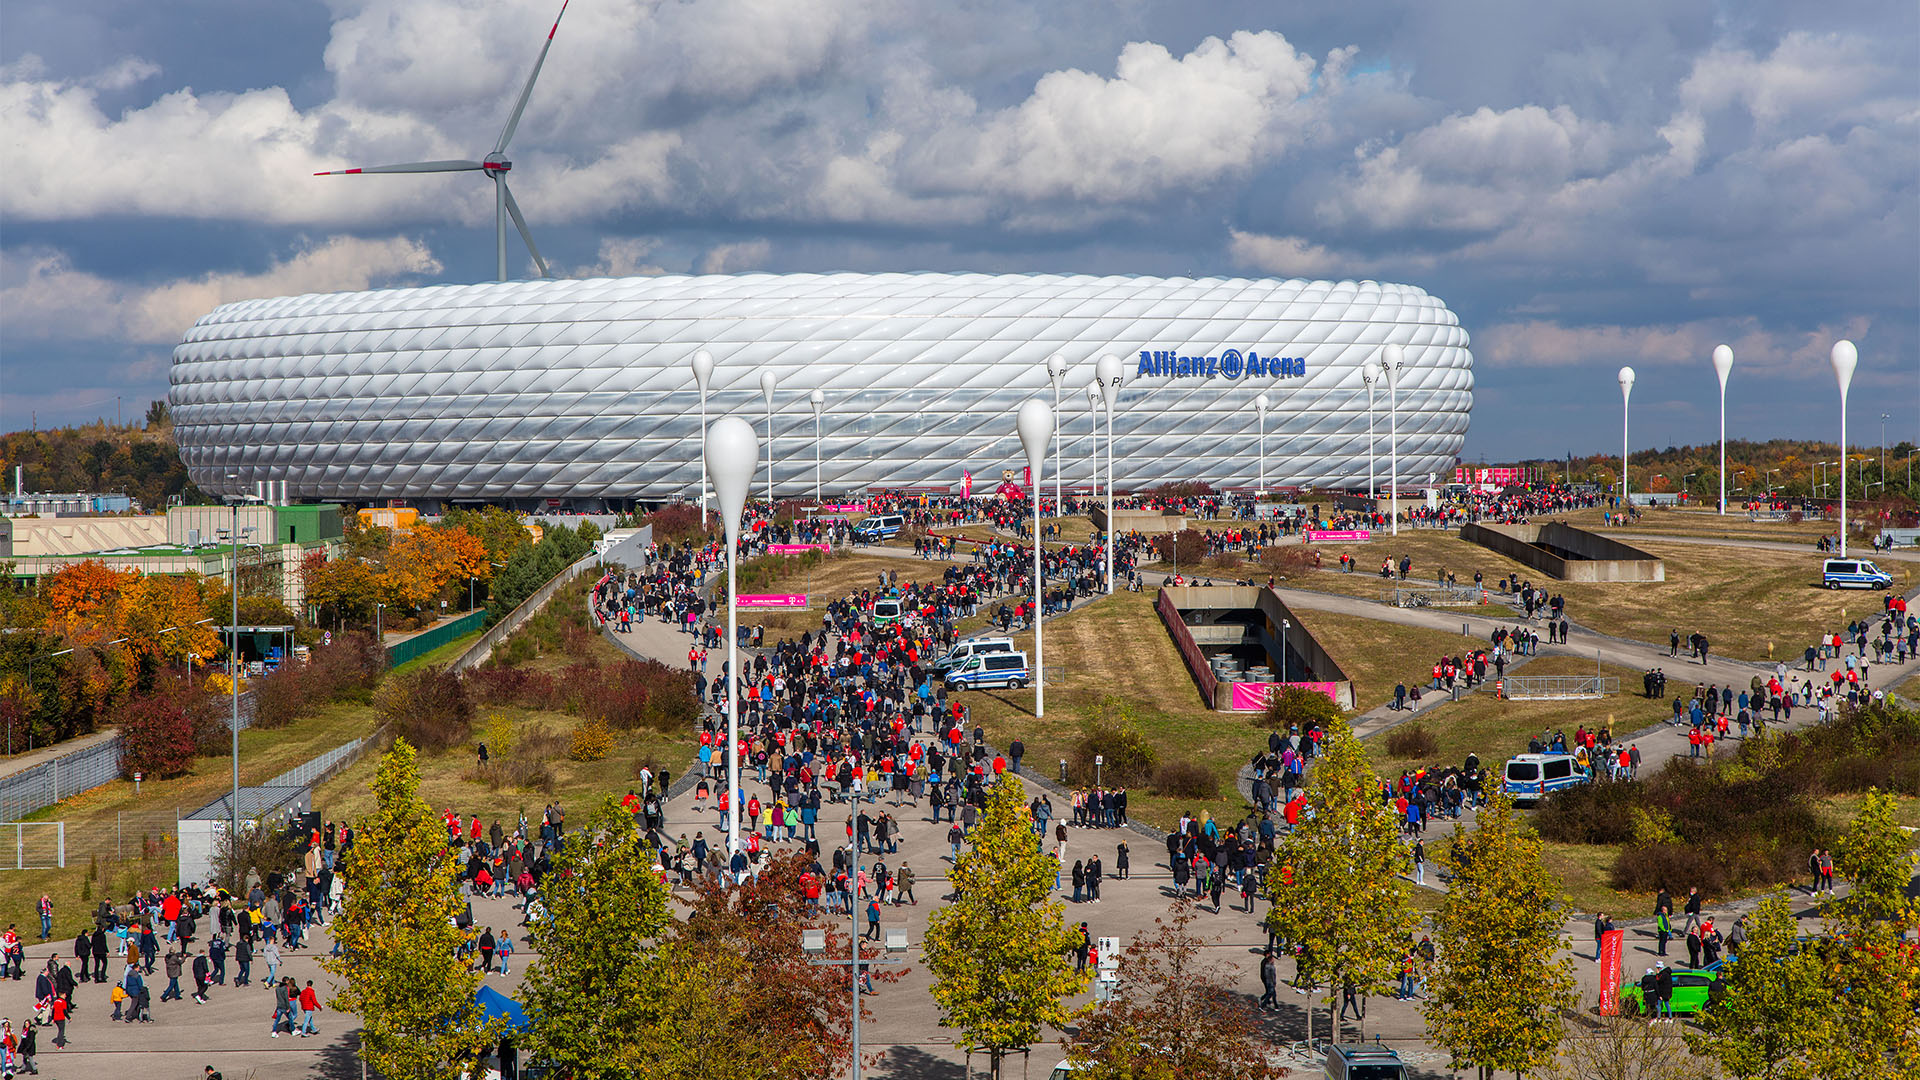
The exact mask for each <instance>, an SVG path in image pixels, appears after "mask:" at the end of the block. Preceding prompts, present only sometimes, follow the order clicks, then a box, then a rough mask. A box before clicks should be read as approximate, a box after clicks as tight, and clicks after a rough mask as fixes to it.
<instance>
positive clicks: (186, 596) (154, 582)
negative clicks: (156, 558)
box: [115, 574, 226, 661]
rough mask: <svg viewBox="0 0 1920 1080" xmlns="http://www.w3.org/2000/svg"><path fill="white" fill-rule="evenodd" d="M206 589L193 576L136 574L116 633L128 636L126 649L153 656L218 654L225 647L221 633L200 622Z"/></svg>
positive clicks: (174, 657) (123, 597)
mask: <svg viewBox="0 0 1920 1080" xmlns="http://www.w3.org/2000/svg"><path fill="white" fill-rule="evenodd" d="M206 592H207V590H206V581H205V579H203V578H201V577H200V576H199V575H197V574H195V575H186V574H147V575H145V576H143V577H139V578H136V579H134V580H133V581H131V582H129V583H128V584H127V586H126V588H125V590H124V591H123V592H122V594H121V603H120V620H119V625H118V626H117V627H116V628H115V629H116V630H117V631H118V634H117V636H119V637H124V638H126V639H127V649H128V651H129V652H132V653H133V654H134V655H136V656H144V657H151V658H153V659H156V660H159V659H166V660H180V661H185V660H186V659H187V658H188V657H189V656H197V657H200V658H202V659H210V658H212V657H214V656H218V655H220V654H222V653H224V652H225V651H226V646H225V644H224V643H223V642H222V641H221V639H220V634H219V632H218V631H216V630H214V628H213V627H212V626H211V625H209V624H207V623H205V622H203V621H202V620H204V619H205V618H206V616H205V615H203V614H202V612H204V611H205V610H206V607H207V601H206ZM225 621H226V620H225V619H223V620H221V622H222V623H223V624H224V623H225Z"/></svg>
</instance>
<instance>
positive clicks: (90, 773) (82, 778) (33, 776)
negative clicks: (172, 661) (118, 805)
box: [0, 693, 253, 863]
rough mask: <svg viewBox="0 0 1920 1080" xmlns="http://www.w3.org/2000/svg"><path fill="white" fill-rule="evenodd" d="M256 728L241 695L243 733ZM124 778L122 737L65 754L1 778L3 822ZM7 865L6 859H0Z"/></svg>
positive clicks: (249, 703) (228, 720)
mask: <svg viewBox="0 0 1920 1080" xmlns="http://www.w3.org/2000/svg"><path fill="white" fill-rule="evenodd" d="M220 722H221V723H222V724H225V725H231V724H232V723H233V714H232V713H231V712H230V711H229V710H226V709H222V710H221V712H220ZM252 724H253V695H252V694H251V693H245V694H241V695H240V730H242V731H245V730H246V729H247V728H248V727H249V726H251V725H252ZM119 778H120V736H118V735H115V736H114V737H113V738H111V739H108V740H107V741H105V742H101V743H95V744H94V745H92V746H89V747H85V748H83V749H80V750H75V751H73V752H72V753H69V754H62V755H61V756H59V757H57V758H54V759H53V760H52V761H49V762H46V763H45V764H41V765H35V766H34V767H32V768H30V769H22V770H21V771H19V772H17V773H14V774H12V775H11V776H4V777H0V821H18V820H20V819H21V818H24V817H27V816H28V815H31V814H33V813H35V812H37V811H40V810H44V809H46V808H47V807H49V806H52V805H53V804H54V803H57V802H59V801H60V800H61V799H66V798H71V797H72V796H75V795H78V794H80V793H81V792H83V791H91V790H92V789H94V788H97V787H99V786H100V785H101V784H110V783H112V782H113V781H115V780H118V779H119ZM0 863H4V859H0Z"/></svg>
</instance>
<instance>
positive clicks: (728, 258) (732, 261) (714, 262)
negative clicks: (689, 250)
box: [696, 240, 773, 274]
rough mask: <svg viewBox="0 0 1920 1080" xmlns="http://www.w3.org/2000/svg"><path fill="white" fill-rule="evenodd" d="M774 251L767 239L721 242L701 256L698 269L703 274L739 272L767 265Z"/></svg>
mask: <svg viewBox="0 0 1920 1080" xmlns="http://www.w3.org/2000/svg"><path fill="white" fill-rule="evenodd" d="M772 252H773V247H772V245H770V244H768V243H767V242H766V241H765V240H743V241H741V242H739V243H736V244H720V245H717V246H715V247H713V248H711V249H709V250H708V251H707V253H706V254H704V255H702V256H700V261H699V262H698V263H697V264H696V269H697V270H698V271H699V272H700V273H702V274H737V273H739V272H741V271H742V270H753V269H756V268H758V267H761V266H765V265H766V263H767V256H768V255H769V254H771V253H772Z"/></svg>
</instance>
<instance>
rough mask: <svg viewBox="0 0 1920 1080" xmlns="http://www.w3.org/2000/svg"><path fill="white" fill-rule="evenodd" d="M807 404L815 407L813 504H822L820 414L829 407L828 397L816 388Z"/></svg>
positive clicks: (808, 396) (809, 395)
mask: <svg viewBox="0 0 1920 1080" xmlns="http://www.w3.org/2000/svg"><path fill="white" fill-rule="evenodd" d="M807 403H808V404H809V405H812V406H813V502H814V505H816V506H817V505H819V503H820V412H821V410H822V409H825V408H826V406H827V395H826V394H825V393H824V392H822V391H821V390H820V388H819V387H815V388H814V389H813V392H811V393H809V394H808V395H807Z"/></svg>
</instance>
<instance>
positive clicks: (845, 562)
mask: <svg viewBox="0 0 1920 1080" xmlns="http://www.w3.org/2000/svg"><path fill="white" fill-rule="evenodd" d="M764 560H782V565H781V566H780V567H779V568H778V569H777V572H776V573H775V574H774V575H773V577H772V579H771V581H772V584H771V585H769V586H768V587H767V588H766V591H767V592H776V593H781V592H787V593H805V594H807V605H808V606H807V607H806V608H805V609H804V610H796V609H791V608H787V609H742V610H741V612H740V624H741V625H742V626H754V625H759V626H763V627H765V628H766V641H767V643H768V644H769V645H771V644H773V643H774V642H776V641H787V640H791V639H795V638H798V637H799V636H800V635H801V634H802V633H803V632H805V631H809V630H810V631H813V632H814V633H816V634H818V633H819V632H820V617H821V615H822V614H823V612H824V611H825V608H826V606H827V605H828V604H829V603H832V602H833V601H835V600H838V599H841V598H842V597H845V596H847V595H848V594H849V593H854V592H858V591H859V590H861V589H878V588H879V587H880V575H881V574H882V573H883V572H887V573H897V574H899V576H900V581H901V583H902V584H903V585H904V584H905V583H907V582H937V581H939V580H940V575H941V574H942V573H943V572H945V570H946V568H947V567H948V566H949V565H950V564H949V563H945V562H940V561H936V560H929V561H927V562H924V563H921V562H917V561H915V560H910V559H899V558H893V557H890V556H886V555H863V554H860V551H859V549H858V548H855V549H854V550H853V551H852V552H848V551H844V550H842V551H836V552H834V553H832V554H831V555H828V556H827V557H826V558H825V559H824V560H821V561H819V562H817V563H814V564H810V565H809V564H804V563H803V562H802V560H800V559H789V558H788V557H787V556H784V555H769V556H764V557H763V558H762V559H756V560H753V561H754V562H755V563H763V562H764ZM722 572H723V573H724V571H722ZM741 591H742V592H745V591H746V589H745V588H744V587H743V588H742V590H741ZM722 615H723V618H724V612H723V613H722Z"/></svg>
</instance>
